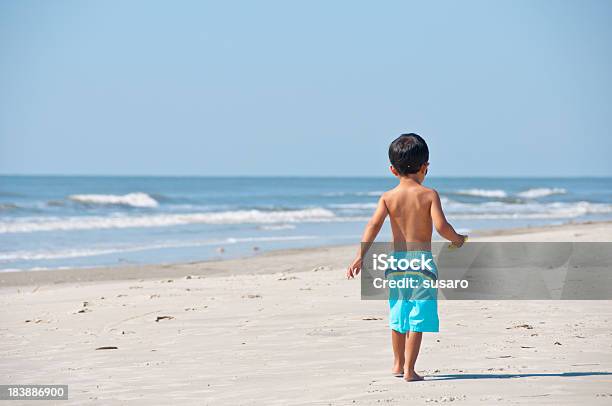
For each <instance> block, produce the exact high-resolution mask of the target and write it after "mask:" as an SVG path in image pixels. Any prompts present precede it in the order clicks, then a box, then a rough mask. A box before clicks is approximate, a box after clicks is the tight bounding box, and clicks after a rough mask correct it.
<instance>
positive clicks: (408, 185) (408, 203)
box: [382, 182, 435, 243]
mask: <svg viewBox="0 0 612 406" xmlns="http://www.w3.org/2000/svg"><path fill="white" fill-rule="evenodd" d="M434 195H435V192H434V191H433V190H431V189H429V188H426V187H425V186H423V185H419V184H418V183H417V182H401V183H400V184H399V185H398V186H397V187H395V188H394V189H391V190H389V191H388V192H386V193H384V194H383V196H382V199H383V201H384V203H385V206H386V207H387V211H388V214H389V220H390V223H391V230H392V233H393V242H395V243H404V242H406V243H431V233H432V227H433V226H432V219H431V207H432V202H433V200H434V198H435V196H434Z"/></svg>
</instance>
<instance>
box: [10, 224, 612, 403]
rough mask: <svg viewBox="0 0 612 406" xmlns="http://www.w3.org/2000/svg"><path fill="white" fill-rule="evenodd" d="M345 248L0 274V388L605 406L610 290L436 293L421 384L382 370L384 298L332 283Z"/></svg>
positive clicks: (610, 388) (610, 231)
mask: <svg viewBox="0 0 612 406" xmlns="http://www.w3.org/2000/svg"><path fill="white" fill-rule="evenodd" d="M502 234H503V235H501V236H500V235H499V233H498V234H497V235H498V236H497V237H496V236H493V235H489V236H486V237H483V238H486V239H488V240H491V239H495V240H499V239H503V240H512V241H526V240H530V241H578V240H580V241H612V224H610V223H600V224H591V225H575V226H562V227H551V228H545V229H538V230H523V231H521V232H520V233H518V234H517V233H516V232H515V233H514V234H512V233H507V232H504V233H502ZM354 251H355V247H332V248H320V249H307V250H290V251H283V252H275V253H268V254H262V255H259V256H258V257H255V258H250V259H239V260H228V261H220V262H205V263H197V264H186V265H174V266H154V267H138V268H123V269H102V270H76V271H75V270H67V271H53V272H29V273H27V274H28V275H23V274H26V273H13V274H4V275H0V285H1V286H2V287H1V288H0V292H1V295H0V297H1V306H0V314H1V315H0V320H1V324H0V338H1V342H2V347H1V350H0V351H1V355H0V359H1V361H0V376H2V377H3V379H2V380H1V382H0V383H6V384H8V383H10V384H18V383H21V384H50V383H54V384H68V385H69V386H70V389H69V393H70V400H69V401H62V402H61V403H60V402H57V404H74V405H82V404H104V405H106V404H126V403H130V404H132V403H134V404H147V405H150V404H199V405H201V404H211V405H218V404H228V405H237V404H260V405H289V404H333V405H338V404H339V405H344V404H359V405H362V404H408V402H410V403H412V404H436V403H447V402H450V401H452V402H454V403H457V404H475V403H481V404H493V403H501V404H535V403H537V404H555V405H556V404H583V405H587V404H589V405H590V404H611V403H612V328H611V327H612V306H610V305H611V304H612V302H611V301H571V302H569V301H441V302H440V318H441V332H440V333H438V334H425V337H424V340H423V347H422V350H421V355H420V357H419V361H418V364H417V370H418V371H420V372H422V373H424V374H425V375H428V376H427V380H426V381H424V382H416V383H406V382H404V381H403V380H402V379H400V378H395V377H393V376H391V375H390V368H391V349H390V340H389V338H390V337H389V336H390V333H389V329H388V327H387V320H386V315H387V304H386V302H384V301H361V300H360V296H359V281H355V280H353V281H346V280H345V279H344V271H343V268H344V266H346V265H347V264H348V262H349V260H350V259H351V258H352V256H353V254H354ZM145 275H148V276H150V278H145V277H144V276H145ZM186 275H193V276H192V277H191V278H186V277H185V276H186ZM130 278H131V279H130ZM58 280H61V281H64V283H61V284H57V283H54V281H58ZM169 280H171V281H169ZM85 302H87V304H86V305H84V303H85ZM79 311H84V312H81V313H79ZM158 316H172V317H173V319H165V320H160V321H158V322H156V321H155V320H156V318H157V317H158ZM27 320H30V321H27ZM521 325H528V326H529V328H528V327H517V326H521ZM557 343H558V344H557ZM101 346H116V347H118V349H116V350H96V348H98V347H101ZM20 403H23V402H17V401H15V402H13V403H11V404H15V405H17V404H20ZM37 404H38V403H37ZM41 404H42V403H41Z"/></svg>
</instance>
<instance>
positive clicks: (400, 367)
mask: <svg viewBox="0 0 612 406" xmlns="http://www.w3.org/2000/svg"><path fill="white" fill-rule="evenodd" d="M391 373H392V374H393V375H396V376H397V375H404V364H403V363H402V364H398V363H396V364H393V368H392V369H391Z"/></svg>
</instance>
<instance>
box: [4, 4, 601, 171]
mask: <svg viewBox="0 0 612 406" xmlns="http://www.w3.org/2000/svg"><path fill="white" fill-rule="evenodd" d="M611 21H612V2H609V1H604V0H601V1H580V2H578V1H494V2H493V1H464V2H459V1H449V2H416V1H415V2H408V1H402V2H390V1H385V2H367V1H344V2H342V1H333V2H332V1H320V2H319V1H300V2H293V1H290V2H288V1H277V2H270V1H243V2H239V1H216V2H205V1H194V2H190V1H179V2H154V1H142V2H139V1H127V2H123V1H116V2H114V1H97V2H94V1H73V2H66V1H48V2H44V1H8V0H5V1H2V2H1V3H0V89H2V91H1V93H0V173H5V174H25V173H36V174H144V175H163V174H166V175H182V174H189V175H305V176H307V175H326V176H333V175H336V176H348V175H360V176H362V175H366V176H368V175H371V176H377V175H384V174H386V173H387V157H386V150H387V146H388V143H389V142H390V141H391V140H392V139H393V138H395V136H397V135H399V134H400V133H402V132H410V131H413V132H418V133H420V134H421V135H422V136H424V137H425V139H426V140H427V141H428V143H429V145H430V150H431V173H432V174H433V175H439V176H472V175H474V176H498V175H499V176H588V175H596V176H602V175H603V176H605V175H611V176H612V163H611V159H610V152H611V151H612V137H611V135H612V134H611V130H612V78H611V75H610V72H612V24H611Z"/></svg>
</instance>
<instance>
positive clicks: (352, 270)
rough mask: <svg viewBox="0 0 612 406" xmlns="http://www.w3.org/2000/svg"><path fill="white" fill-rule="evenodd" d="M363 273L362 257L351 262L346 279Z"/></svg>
mask: <svg viewBox="0 0 612 406" xmlns="http://www.w3.org/2000/svg"><path fill="white" fill-rule="evenodd" d="M360 271H361V257H360V256H358V257H357V258H355V259H354V260H353V262H351V264H350V265H349V267H348V269H347V270H346V278H347V279H352V278H354V277H355V276H357V275H358V274H359V272H360Z"/></svg>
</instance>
